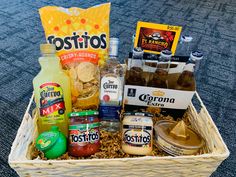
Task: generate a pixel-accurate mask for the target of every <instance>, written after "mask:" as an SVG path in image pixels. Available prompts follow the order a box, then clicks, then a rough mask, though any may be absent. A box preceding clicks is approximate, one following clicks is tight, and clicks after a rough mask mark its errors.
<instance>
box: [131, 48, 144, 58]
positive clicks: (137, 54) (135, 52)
mask: <svg viewBox="0 0 236 177" xmlns="http://www.w3.org/2000/svg"><path fill="white" fill-rule="evenodd" d="M143 53H144V52H143V49H142V48H141V47H135V48H134V49H133V58H137V59H142V58H143Z"/></svg>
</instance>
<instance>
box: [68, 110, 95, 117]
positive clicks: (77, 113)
mask: <svg viewBox="0 0 236 177" xmlns="http://www.w3.org/2000/svg"><path fill="white" fill-rule="evenodd" d="M92 115H98V111H93V110H89V111H80V112H72V113H69V117H70V118H71V117H78V116H92Z"/></svg>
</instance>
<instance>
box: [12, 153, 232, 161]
mask: <svg viewBox="0 0 236 177" xmlns="http://www.w3.org/2000/svg"><path fill="white" fill-rule="evenodd" d="M229 154H230V152H229V151H226V152H225V153H222V154H217V153H207V154H201V155H188V156H143V157H133V158H113V159H112V158H108V159H105V158H104V159H68V160H57V159H54V160H41V159H38V160H36V159H35V160H22V161H19V160H10V159H9V160H8V162H9V163H12V164H14V163H17V164H19V163H22V164H23V163H24V164H26V163H28V164H31V163H78V162H91V161H93V162H95V161H97V162H100V161H136V160H170V159H173V160H174V159H175V160H177V159H198V158H212V157H213V158H221V159H223V160H224V159H226V158H227V157H228V156H229Z"/></svg>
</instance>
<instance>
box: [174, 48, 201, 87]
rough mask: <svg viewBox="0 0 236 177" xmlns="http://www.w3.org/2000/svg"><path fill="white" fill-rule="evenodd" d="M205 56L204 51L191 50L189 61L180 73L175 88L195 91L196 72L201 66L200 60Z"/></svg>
mask: <svg viewBox="0 0 236 177" xmlns="http://www.w3.org/2000/svg"><path fill="white" fill-rule="evenodd" d="M202 58H203V54H202V52H199V51H194V52H191V54H190V58H189V61H188V63H187V64H186V65H185V67H184V69H183V72H182V73H181V74H180V76H179V78H178V80H177V84H176V87H175V89H176V90H187V91H195V89H196V85H195V84H196V83H195V74H196V71H197V70H198V68H199V62H200V60H201V59H202Z"/></svg>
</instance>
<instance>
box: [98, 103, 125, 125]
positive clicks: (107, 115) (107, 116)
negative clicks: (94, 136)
mask: <svg viewBox="0 0 236 177" xmlns="http://www.w3.org/2000/svg"><path fill="white" fill-rule="evenodd" d="M120 112H121V106H100V107H99V116H100V118H101V120H102V121H117V120H118V121H119V120H120Z"/></svg>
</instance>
